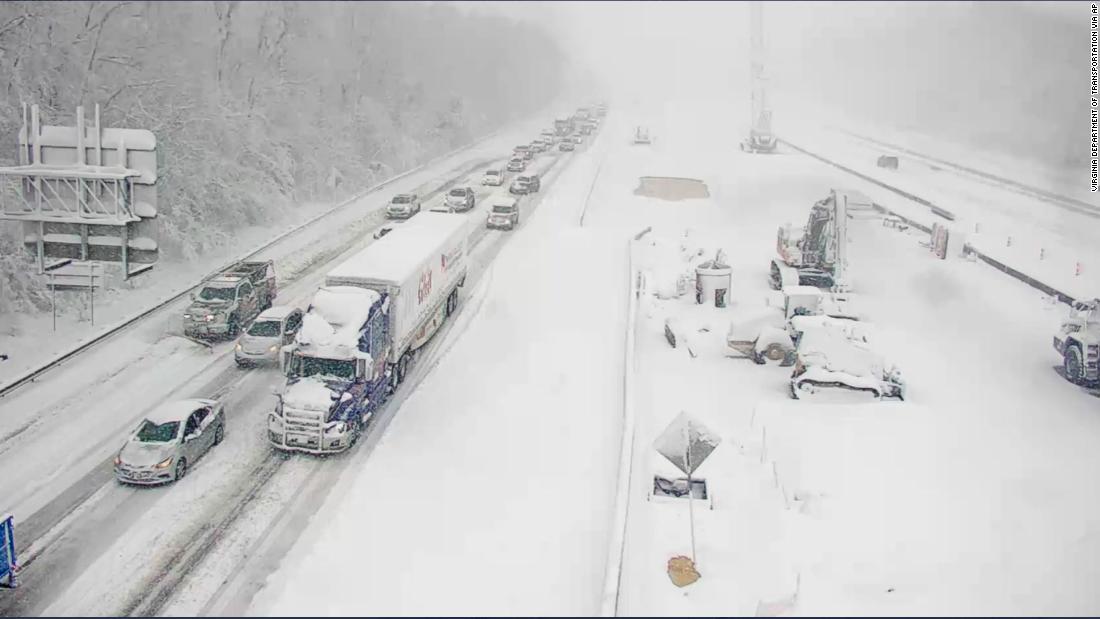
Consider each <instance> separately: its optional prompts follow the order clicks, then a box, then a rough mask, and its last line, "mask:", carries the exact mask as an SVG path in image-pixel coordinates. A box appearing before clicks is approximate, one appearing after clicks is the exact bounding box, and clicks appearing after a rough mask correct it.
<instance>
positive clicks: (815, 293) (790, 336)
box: [726, 286, 859, 366]
mask: <svg viewBox="0 0 1100 619" xmlns="http://www.w3.org/2000/svg"><path fill="white" fill-rule="evenodd" d="M777 309H780V310H781V311H776V310H777ZM810 317H812V318H818V319H827V320H833V321H840V322H846V323H853V322H855V321H857V320H858V319H859V317H858V315H856V314H855V313H854V312H852V311H851V310H850V308H849V307H848V300H847V298H845V297H842V296H837V295H834V294H832V293H827V292H822V291H821V290H819V289H817V288H814V287H812V286H787V287H785V288H784V289H783V304H782V307H781V308H776V307H768V308H764V309H763V310H762V311H760V312H757V313H755V314H753V315H751V316H747V317H744V318H742V319H740V320H734V321H731V323H730V328H729V331H728V332H727V333H726V346H727V347H728V351H727V353H726V354H727V356H730V357H743V358H748V359H752V360H753V362H755V363H757V364H760V365H763V364H765V363H767V362H768V361H775V362H779V364H780V365H781V366H789V365H794V362H795V346H796V344H797V342H798V335H799V333H801V329H799V328H798V326H797V324H796V321H798V320H801V319H803V318H810Z"/></svg>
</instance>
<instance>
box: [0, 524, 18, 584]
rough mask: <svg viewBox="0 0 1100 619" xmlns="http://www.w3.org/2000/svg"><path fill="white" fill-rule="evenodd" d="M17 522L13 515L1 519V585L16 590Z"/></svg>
mask: <svg viewBox="0 0 1100 619" xmlns="http://www.w3.org/2000/svg"><path fill="white" fill-rule="evenodd" d="M15 568H16V561H15V520H14V519H13V518H12V516H11V514H8V515H6V516H4V517H3V519H0V583H3V584H6V585H7V586H8V587H11V588H13V589H14V588H15V587H16V582H15Z"/></svg>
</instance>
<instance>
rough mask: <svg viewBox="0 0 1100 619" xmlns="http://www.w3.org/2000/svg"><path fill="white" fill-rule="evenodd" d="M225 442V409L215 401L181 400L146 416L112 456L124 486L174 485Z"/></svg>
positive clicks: (161, 406)
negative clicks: (197, 462)
mask: <svg viewBox="0 0 1100 619" xmlns="http://www.w3.org/2000/svg"><path fill="white" fill-rule="evenodd" d="M223 438H225V408H224V407H223V405H222V403H221V402H218V401H216V400H200V399H195V400H181V401H178V402H170V403H167V404H162V405H160V406H159V407H157V408H155V409H154V410H153V411H152V412H150V413H149V415H148V416H146V417H145V419H142V420H141V424H140V425H139V426H138V427H137V429H136V430H134V433H133V434H131V435H130V438H129V439H128V440H127V441H126V444H125V445H123V446H122V449H121V450H119V452H118V455H116V456H115V478H116V479H118V481H119V482H120V483H124V484H140V485H154V484H163V483H168V482H172V481H176V480H178V479H180V478H182V477H183V476H184V475H186V474H187V471H188V469H189V468H190V467H191V466H192V465H194V463H195V462H196V461H197V460H198V459H199V458H201V457H202V456H203V455H205V454H206V452H207V451H209V450H210V448H211V447H213V446H215V445H217V444H219V443H221V442H222V439H223Z"/></svg>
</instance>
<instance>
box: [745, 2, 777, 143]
mask: <svg viewBox="0 0 1100 619" xmlns="http://www.w3.org/2000/svg"><path fill="white" fill-rule="evenodd" d="M749 39H750V44H751V49H750V54H751V73H750V76H749V77H750V79H751V81H752V108H751V114H752V117H751V119H750V122H751V128H750V129H749V136H748V138H746V139H745V140H743V141H742V142H741V150H742V151H744V152H748V153H771V152H774V151H775V147H776V145H777V144H778V140H777V139H776V137H775V134H773V133H772V112H771V109H770V108H769V107H768V102H767V78H766V77H764V3H763V2H759V1H754V2H750V3H749Z"/></svg>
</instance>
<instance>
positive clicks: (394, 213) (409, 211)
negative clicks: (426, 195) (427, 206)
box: [386, 193, 420, 219]
mask: <svg viewBox="0 0 1100 619" xmlns="http://www.w3.org/2000/svg"><path fill="white" fill-rule="evenodd" d="M419 212H420V198H418V197H417V196H416V194H415V193H399V194H397V195H396V196H394V197H393V199H392V200H390V203H389V204H388V205H386V217H387V218H388V219H408V218H409V217H412V216H413V215H416V214H417V213H419Z"/></svg>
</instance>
